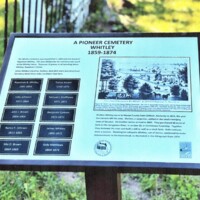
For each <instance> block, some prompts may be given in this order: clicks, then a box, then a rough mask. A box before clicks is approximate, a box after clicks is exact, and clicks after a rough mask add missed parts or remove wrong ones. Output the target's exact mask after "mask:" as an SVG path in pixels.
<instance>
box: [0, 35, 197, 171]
mask: <svg viewBox="0 0 200 200" xmlns="http://www.w3.org/2000/svg"><path fill="white" fill-rule="evenodd" d="M176 37H178V38H182V37H183V38H196V39H197V41H198V44H197V45H198V56H199V63H200V51H199V50H200V34H199V33H155V34H154V33H119V34H105V33H104V34H12V35H11V37H10V40H9V44H8V46H7V50H6V54H5V57H4V63H3V66H2V70H1V74H0V91H1V89H2V86H3V83H4V78H5V76H6V73H7V67H8V63H9V61H10V56H11V53H12V48H13V44H14V42H15V39H16V38H72V39H74V38H79V39H80V38H100V39H101V38H115V39H116V38H132V39H134V38H144V39H145V38H176ZM199 63H198V65H199ZM198 76H199V74H198ZM198 84H199V83H198ZM93 167H97V168H98V167H100V168H101V167H103V168H104V167H111V168H114V169H117V171H118V172H151V171H153V172H155V171H156V172H159V171H160V172H161V173H166V172H167V173H176V172H177V173H180V172H181V173H188V172H189V173H190V174H191V170H192V171H193V173H196V172H197V173H198V170H199V169H200V163H188V162H184V160H183V162H181V163H180V162H145V161H144V162H143V161H139V162H138V161H137V162H132V161H128V162H127V161H101V160H78V159H77V160H66V161H63V160H56V161H55V160H51V159H48V160H33V159H31V160H26V159H24V160H23V159H20V160H19V159H14V158H13V159H9V160H7V159H2V158H0V169H9V170H12V169H14V170H16V169H17V170H19V169H25V170H26V169H34V170H35V169H36V170H37V169H42V170H55V169H56V170H63V169H64V170H65V171H66V170H67V171H85V170H86V169H90V168H93Z"/></svg>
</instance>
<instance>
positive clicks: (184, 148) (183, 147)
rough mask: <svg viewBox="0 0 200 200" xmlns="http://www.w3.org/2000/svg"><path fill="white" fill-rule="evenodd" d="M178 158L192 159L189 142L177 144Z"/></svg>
mask: <svg viewBox="0 0 200 200" xmlns="http://www.w3.org/2000/svg"><path fill="white" fill-rule="evenodd" d="M179 152H180V158H192V144H191V142H180V143H179Z"/></svg>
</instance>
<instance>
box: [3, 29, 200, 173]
mask: <svg viewBox="0 0 200 200" xmlns="http://www.w3.org/2000/svg"><path fill="white" fill-rule="evenodd" d="M199 40H200V35H199V34H198V33H190V34H169V33H168V34H91V35H90V34H47V35H46V34H39V35H38V34H12V35H11V37H10V41H9V45H8V48H7V51H6V55H5V59H4V64H3V67H2V71H1V77H0V91H1V94H0V105H1V106H0V165H8V164H15V165H33V166H34V165H43V166H51V165H54V166H112V167H165V168H172V167H175V168H196V169H199V168H200V145H199V144H200V123H199V122H200V103H199V102H200V87H199V47H200V42H199Z"/></svg>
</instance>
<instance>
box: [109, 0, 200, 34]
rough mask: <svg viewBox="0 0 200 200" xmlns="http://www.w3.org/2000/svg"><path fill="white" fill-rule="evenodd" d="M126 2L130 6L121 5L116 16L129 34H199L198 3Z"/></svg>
mask: <svg viewBox="0 0 200 200" xmlns="http://www.w3.org/2000/svg"><path fill="white" fill-rule="evenodd" d="M107 1H108V2H111V1H112V2H117V1H114V0H107ZM127 2H129V3H130V4H132V6H130V7H129V6H125V7H123V4H122V8H121V9H120V10H118V11H116V14H117V16H118V17H119V20H120V22H121V23H122V24H123V25H124V26H125V27H126V28H127V30H128V31H129V32H135V31H139V32H200V1H193V0H187V1H182V0H168V1H166V0H127ZM111 9H112V8H111ZM133 26H135V27H137V28H134V27H133Z"/></svg>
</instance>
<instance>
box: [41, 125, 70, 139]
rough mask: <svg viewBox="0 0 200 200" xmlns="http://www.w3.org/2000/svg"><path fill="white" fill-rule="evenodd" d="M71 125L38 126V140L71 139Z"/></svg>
mask: <svg viewBox="0 0 200 200" xmlns="http://www.w3.org/2000/svg"><path fill="white" fill-rule="evenodd" d="M72 133H73V125H40V128H39V134H38V137H39V138H63V139H70V138H72Z"/></svg>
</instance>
